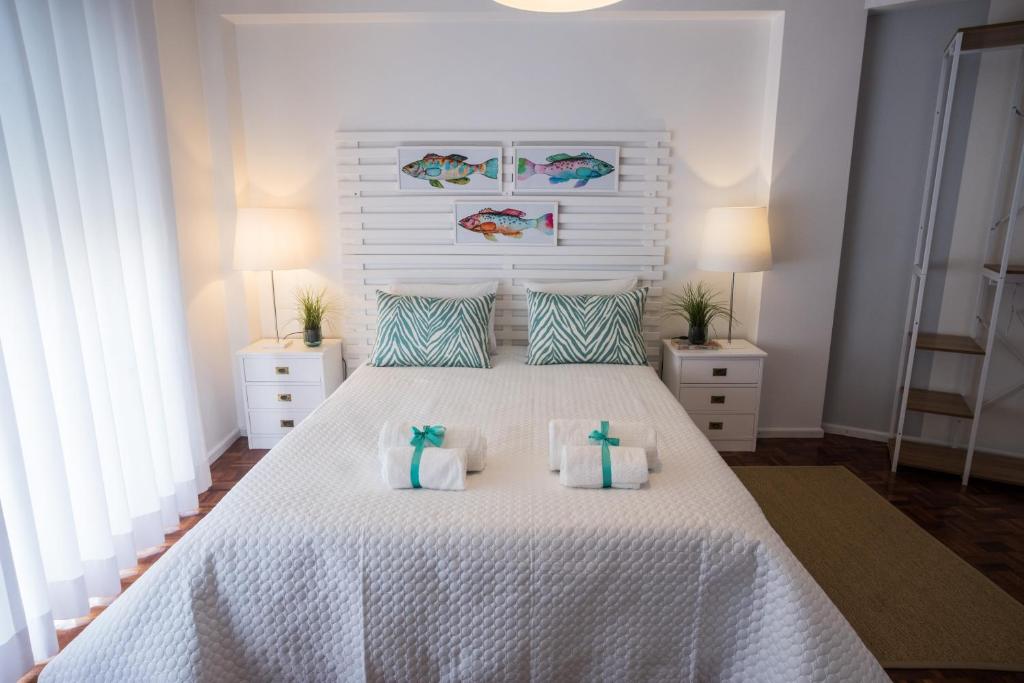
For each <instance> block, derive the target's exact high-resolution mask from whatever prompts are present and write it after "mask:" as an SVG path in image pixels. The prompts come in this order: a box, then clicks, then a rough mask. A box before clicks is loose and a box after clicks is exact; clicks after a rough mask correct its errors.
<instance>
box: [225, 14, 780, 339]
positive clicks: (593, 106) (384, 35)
mask: <svg viewBox="0 0 1024 683" xmlns="http://www.w3.org/2000/svg"><path fill="white" fill-rule="evenodd" d="M499 28H501V30H504V31H508V32H509V34H511V35H515V36H516V37H515V39H514V40H513V41H512V42H514V48H513V47H510V48H509V49H508V50H507V51H506V58H503V59H500V60H498V59H474V58H473V57H472V56H471V55H466V58H465V59H461V60H460V59H459V58H456V59H454V60H452V61H451V62H449V61H447V60H448V59H449V57H447V56H444V55H446V54H450V53H453V52H454V53H461V52H462V51H463V50H464V49H466V48H464V47H460V46H463V45H465V44H466V42H467V36H480V35H487V34H488V33H490V32H492V31H494V25H493V24H488V23H486V22H479V21H462V20H460V21H455V22H448V23H444V24H423V23H420V22H417V21H411V22H403V23H379V24H372V25H371V29H372V30H368V27H367V25H366V24H362V23H331V24H319V25H308V24H299V25H296V24H285V25H280V24H278V25H255V26H239V27H238V28H237V29H236V38H235V40H236V45H237V54H238V69H239V91H240V104H241V107H240V108H241V112H242V127H243V129H244V145H245V151H246V173H247V177H248V192H247V196H248V201H249V202H251V203H253V204H254V205H262V204H270V205H278V204H282V203H283V204H286V205H288V204H291V205H297V206H307V207H310V208H312V209H313V211H314V212H315V213H316V215H317V216H318V217H319V223H320V225H321V226H323V227H324V229H325V231H326V233H327V234H326V235H325V237H327V238H328V239H327V240H326V243H327V244H328V245H329V247H328V249H329V251H328V253H327V254H325V259H324V262H322V263H321V264H319V268H318V270H319V271H320V272H321V273H323V274H324V275H326V276H327V277H328V278H329V279H330V280H331V281H338V280H340V269H339V268H338V267H337V265H335V264H332V263H331V261H332V260H334V261H336V260H337V256H338V255H339V254H340V250H341V247H340V246H338V245H337V239H336V237H337V235H336V233H337V228H336V227H335V226H336V223H337V218H336V213H337V204H338V192H337V177H336V174H335V171H334V166H335V164H336V158H335V152H334V148H333V144H332V139H333V132H334V131H335V130H337V129H338V128H339V127H340V128H343V129H346V130H363V129H391V130H416V129H426V130H431V129H434V130H437V129H453V130H462V129H467V130H473V129H488V128H491V129H527V130H529V129H543V128H547V129H560V128H563V129H567V130H571V129H579V128H591V129H606V130H617V129H654V130H659V129H668V130H670V131H671V132H672V134H673V138H674V140H673V147H674V155H675V156H674V159H673V161H672V178H671V187H672V190H671V197H670V202H671V204H672V213H673V225H672V226H671V227H670V236H671V238H670V240H669V245H668V246H669V268H668V273H667V277H668V282H669V283H670V285H669V287H670V288H671V287H675V286H677V283H678V282H679V281H680V280H682V279H683V278H685V277H687V276H688V275H690V274H692V271H693V268H694V263H695V260H696V256H697V250H698V248H699V240H700V224H701V220H702V217H703V211H704V208H705V207H707V206H713V205H716V204H729V203H740V204H749V203H751V202H756V201H765V200H766V197H764V196H761V197H760V198H759V196H758V195H759V191H760V190H761V188H760V187H759V179H760V177H761V175H762V171H761V170H760V169H759V163H760V158H761V155H760V150H761V144H762V139H763V138H764V136H765V131H764V129H763V118H764V116H763V112H764V111H765V108H766V106H768V105H769V104H770V106H771V107H772V108H773V109H774V105H775V102H774V98H773V99H772V101H771V102H770V103H769V102H766V97H767V93H766V83H767V72H768V68H769V65H768V63H767V60H766V59H765V57H766V55H767V54H768V45H769V37H770V30H771V19H770V17H761V18H751V19H744V20H739V19H736V20H722V21H712V20H707V21H699V20H694V19H674V18H668V19H666V18H662V19H660V20H649V21H632V22H628V23H622V24H620V23H614V22H609V21H602V22H587V23H581V22H578V21H577V22H567V21H564V20H562V21H550V20H540V21H531V22H526V23H518V24H515V25H514V26H505V27H503V28H502V27H500V26H499ZM425 32H429V35H430V38H429V41H430V43H431V44H435V45H437V46H438V51H439V53H440V55H439V56H440V58H439V59H431V58H426V59H424V58H422V57H421V56H420V48H419V47H418V45H419V44H420V43H421V42H422V41H423V40H424V33H425ZM469 42H472V41H471V39H470V40H469ZM559 45H565V46H567V47H568V46H574V47H570V48H568V49H567V50H566V51H565V53H564V54H561V55H558V56H555V55H554V54H553V53H552V46H559ZM442 46H449V47H447V48H446V47H442ZM580 46H587V47H586V48H585V49H580ZM610 46H615V48H614V49H611V48H610ZM492 49H495V48H492ZM555 54H557V48H556V53H555ZM495 56H497V55H495ZM371 65H372V66H371ZM296 74H301V77H297V76H296ZM769 134H770V131H769ZM330 238H334V239H333V240H332V239H330ZM308 277H309V274H308V273H298V274H293V273H282V274H281V277H280V283H282V284H283V287H281V288H280V289H279V292H280V291H282V290H284V291H285V292H286V293H285V294H284V295H283V296H282V297H279V298H283V299H284V301H283V304H284V306H285V307H286V308H290V301H288V299H289V298H290V297H289V295H288V292H290V291H291V289H292V286H293V283H294V282H295V281H296V280H298V279H300V278H301V279H306V278H308ZM712 277H716V278H717V279H718V280H719V281H722V280H723V278H722V277H721V276H718V275H715V276H712ZM726 294H727V292H726ZM743 303H744V302H741V304H743ZM284 317H285V318H290V317H291V314H290V312H289V313H288V314H286V315H285V316H284ZM738 317H739V318H740V320H743V321H749V320H751V318H752V315H751V307H750V306H748V305H741V308H740V309H739V311H738ZM265 320H268V321H269V319H267V318H265ZM681 325H682V323H681V321H679V320H674V321H669V327H670V328H671V329H672V330H680V329H682V328H681ZM289 329H296V328H295V326H294V325H291V326H289ZM744 331H745V330H743V329H739V330H738V333H739V334H743V333H744ZM264 333H265V334H270V333H271V329H270V328H269V327H265V328H264Z"/></svg>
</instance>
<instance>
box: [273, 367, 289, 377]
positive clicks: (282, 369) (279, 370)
mask: <svg viewBox="0 0 1024 683" xmlns="http://www.w3.org/2000/svg"><path fill="white" fill-rule="evenodd" d="M274 372H276V373H277V374H279V375H287V374H289V371H288V366H287V365H278V366H277V367H276V368H274Z"/></svg>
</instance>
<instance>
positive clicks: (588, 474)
mask: <svg viewBox="0 0 1024 683" xmlns="http://www.w3.org/2000/svg"><path fill="white" fill-rule="evenodd" d="M608 454H609V455H610V456H611V458H610V459H611V462H612V488H613V489H638V488H640V485H641V484H643V483H645V482H646V481H647V453H645V452H644V449H642V448H636V447H629V446H609V447H608ZM559 468H560V471H559V473H558V481H560V482H561V484H562V486H569V487H572V488H579V489H599V488H601V487H602V486H603V484H604V475H603V472H602V468H601V447H600V446H566V447H564V448H563V449H562V461H561V462H560V463H559Z"/></svg>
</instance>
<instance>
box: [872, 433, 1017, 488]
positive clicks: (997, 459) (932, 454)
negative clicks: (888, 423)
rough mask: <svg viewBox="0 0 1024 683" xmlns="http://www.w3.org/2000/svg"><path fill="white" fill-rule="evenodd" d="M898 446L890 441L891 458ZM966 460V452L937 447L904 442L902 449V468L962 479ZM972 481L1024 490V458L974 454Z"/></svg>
mask: <svg viewBox="0 0 1024 683" xmlns="http://www.w3.org/2000/svg"><path fill="white" fill-rule="evenodd" d="M895 445H896V440H895V439H889V454H890V456H891V455H892V451H893V448H894V447H895ZM966 457H967V451H966V449H963V448H949V447H948V446H935V445H933V444H928V443H922V442H920V441H913V440H911V439H907V438H904V439H903V443H902V445H901V446H900V462H899V464H900V465H906V466H907V467H918V468H921V469H925V470H932V471H934V472H945V473H946V474H954V475H956V476H958V477H959V476H961V475H963V472H964V460H965V459H966ZM971 477H972V478H974V477H978V478H981V479H989V480H992V481H1000V482H1003V483H1005V484H1016V485H1017V486H1024V458H1013V457H1010V456H1008V455H995V454H993V453H984V452H982V451H975V452H974V461H973V462H972V463H971Z"/></svg>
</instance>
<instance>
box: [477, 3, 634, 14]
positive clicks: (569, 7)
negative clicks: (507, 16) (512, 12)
mask: <svg viewBox="0 0 1024 683" xmlns="http://www.w3.org/2000/svg"><path fill="white" fill-rule="evenodd" d="M619 1H620V0H495V2H497V3H498V4H499V5H505V6H506V7H513V8H515V9H523V10H527V11H528V12H582V11H584V10H588V9H597V8H598V7H607V6H608V5H614V4H615V3H617V2H619Z"/></svg>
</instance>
